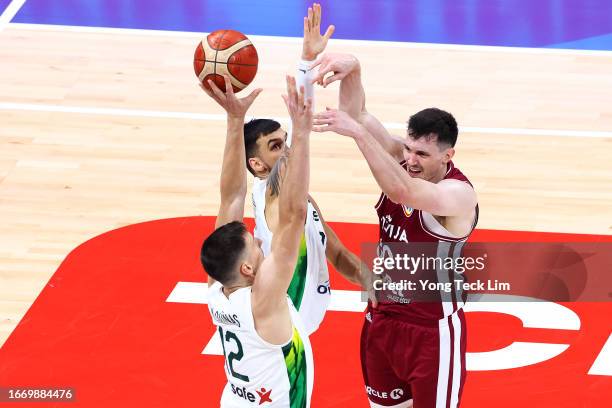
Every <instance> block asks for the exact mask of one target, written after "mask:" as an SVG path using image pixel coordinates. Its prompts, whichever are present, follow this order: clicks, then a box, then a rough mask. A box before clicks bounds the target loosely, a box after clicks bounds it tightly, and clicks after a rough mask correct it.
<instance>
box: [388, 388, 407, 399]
mask: <svg viewBox="0 0 612 408" xmlns="http://www.w3.org/2000/svg"><path fill="white" fill-rule="evenodd" d="M403 395H404V390H402V389H401V388H396V389H394V390H393V391H391V392H390V393H389V396H391V398H393V399H394V400H397V399H400V398H402V396H403Z"/></svg>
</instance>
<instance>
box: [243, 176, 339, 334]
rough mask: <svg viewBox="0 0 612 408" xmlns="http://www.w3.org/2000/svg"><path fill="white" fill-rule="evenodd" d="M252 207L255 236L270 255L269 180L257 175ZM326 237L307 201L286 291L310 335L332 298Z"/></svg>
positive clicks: (312, 208) (319, 219) (266, 254)
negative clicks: (302, 230) (267, 215)
mask: <svg viewBox="0 0 612 408" xmlns="http://www.w3.org/2000/svg"><path fill="white" fill-rule="evenodd" d="M253 208H254V210H255V231H254V233H253V235H254V236H255V238H259V239H261V241H262V244H261V248H262V250H263V253H264V256H268V255H269V254H270V247H271V245H272V231H270V229H269V228H268V223H267V222H266V216H265V212H264V211H265V208H266V180H262V179H259V178H257V177H256V178H255V182H254V183H253ZM326 245H327V236H326V235H325V229H324V228H323V223H322V222H321V217H320V216H319V213H318V212H317V210H316V209H315V208H314V206H313V205H312V203H310V202H308V214H307V216H306V225H305V227H304V235H303V236H302V242H301V244H300V250H299V254H298V260H297V263H296V265H295V271H294V273H293V279H292V280H291V284H290V285H289V290H288V291H287V294H288V295H289V297H290V298H291V301H292V302H293V304H294V305H295V308H296V309H297V310H298V311H299V313H300V316H301V317H302V321H303V322H304V327H305V328H306V331H307V332H308V334H311V333H313V332H314V331H316V330H317V329H318V328H319V325H320V324H321V321H322V320H323V317H324V316H325V312H326V311H327V307H328V306H329V301H330V298H331V290H330V287H329V271H328V269H327V257H326V255H325V248H326Z"/></svg>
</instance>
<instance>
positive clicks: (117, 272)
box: [0, 217, 612, 408]
mask: <svg viewBox="0 0 612 408" xmlns="http://www.w3.org/2000/svg"><path fill="white" fill-rule="evenodd" d="M213 222H214V218H213V217H188V218H176V219H169V220H159V221H153V222H148V223H143V224H137V225H132V226H128V227H125V228H121V229H118V230H115V231H111V232H108V233H105V234H103V235H100V236H98V237H96V238H94V239H92V240H90V241H88V242H86V243H84V244H82V245H81V246H79V247H78V248H76V249H75V250H74V251H73V252H72V253H71V254H70V255H69V256H68V257H67V258H66V259H65V261H64V262H63V263H62V265H61V266H60V268H59V269H58V270H57V272H56V273H55V274H54V275H53V277H52V278H51V280H50V281H49V282H48V284H47V285H46V286H45V288H44V290H43V291H42V292H41V294H40V295H39V297H38V298H37V300H36V302H35V303H34V304H33V305H32V307H31V308H30V310H29V311H28V313H27V314H26V316H25V317H24V318H23V320H22V321H21V322H20V324H19V325H18V326H17V328H16V329H15V331H14V332H13V333H12V335H11V336H10V337H9V339H8V340H7V342H6V343H5V344H4V346H3V347H2V349H0V386H1V387H10V386H15V387H31V388H32V387H33V388H38V387H45V388H49V387H71V388H74V389H75V395H76V401H74V402H73V403H65V402H56V403H24V402H21V403H15V404H14V405H15V406H19V407H25V406H30V405H31V406H86V407H108V406H111V405H112V406H114V407H128V406H129V407H145V406H146V407H214V406H218V402H219V398H220V394H221V389H222V387H223V386H224V384H225V374H224V372H223V360H222V359H223V357H221V356H210V355H204V354H202V350H203V348H204V346H205V345H206V344H207V342H208V341H209V340H210V338H211V336H213V335H214V333H215V328H214V326H213V325H212V323H211V319H210V316H209V314H208V310H207V307H206V305H198V304H182V303H168V302H166V299H167V297H168V295H169V294H170V293H171V292H172V290H173V288H174V287H175V286H176V284H177V282H180V281H183V282H203V281H205V279H206V277H205V274H204V272H203V270H202V269H201V266H200V264H199V259H198V253H199V248H200V244H201V242H202V240H203V238H204V237H205V236H206V235H207V234H208V233H209V232H211V231H212V228H213ZM251 226H252V222H251ZM332 226H333V227H334V228H335V230H336V231H337V233H338V235H339V236H340V238H341V239H342V240H343V241H344V242H345V243H346V244H347V246H348V247H349V248H350V249H352V250H353V251H356V252H358V251H359V244H360V243H361V242H364V241H369V242H373V241H376V239H377V236H378V230H377V228H378V227H377V226H376V225H360V224H343V223H332ZM473 240H476V241H489V242H493V241H510V242H513V241H523V242H524V241H532V242H542V241H550V242H555V241H558V242H577V241H602V240H603V241H612V237H603V236H586V235H567V234H548V233H524V232H506V231H485V230H479V231H476V232H475V233H474V236H473ZM517 272H518V271H517ZM333 289H347V290H358V288H357V287H355V286H353V285H351V284H349V283H347V282H345V281H343V280H342V278H341V277H339V276H338V275H337V274H336V273H335V272H334V273H333V274H332V290H333ZM564 306H565V307H567V308H569V309H571V310H573V311H574V312H575V313H576V314H577V315H578V316H579V318H580V329H579V330H554V329H536V328H524V327H523V325H522V323H521V321H520V320H519V319H518V318H516V317H513V316H511V315H509V314H500V313H485V312H470V313H467V319H468V329H469V334H468V352H486V351H492V350H497V349H501V348H503V347H506V346H508V345H510V344H512V343H513V342H517V341H520V342H532V343H556V344H567V345H569V347H568V348H567V350H565V351H564V352H563V353H561V354H560V355H558V356H557V357H554V358H551V359H549V360H547V361H543V362H540V363H537V364H533V365H529V366H525V367H520V368H514V369H506V370H487V371H470V372H468V377H467V382H466V385H465V391H464V398H463V402H462V407H517V406H521V407H542V408H546V407H556V408H559V407H572V408H575V407H607V406H609V404H610V401H612V377H611V376H610V373H609V370H608V374H607V375H593V374H588V372H589V370H590V369H591V367H592V366H593V364H594V362H595V361H596V360H597V359H598V357H600V361H604V360H601V359H602V358H604V357H605V356H604V357H602V356H603V353H602V350H603V349H604V345H605V343H606V341H607V340H608V337H609V336H610V334H611V331H612V318H611V317H610V316H612V303H610V302H599V303H571V304H564ZM362 321H363V314H362V313H357V312H335V311H330V312H328V313H327V315H326V318H325V320H324V322H323V324H322V326H321V327H320V329H319V330H318V331H317V332H316V333H315V334H314V335H313V336H312V337H311V342H312V345H313V350H314V354H315V369H316V372H315V388H314V393H313V405H312V406H313V407H346V406H351V407H353V408H358V407H367V406H368V404H367V399H366V395H365V391H364V388H363V382H362V379H361V369H360V364H359V350H358V345H359V333H360V330H361V325H362ZM605 361H608V360H605ZM7 405H9V404H7ZM254 406H257V403H255V404H254Z"/></svg>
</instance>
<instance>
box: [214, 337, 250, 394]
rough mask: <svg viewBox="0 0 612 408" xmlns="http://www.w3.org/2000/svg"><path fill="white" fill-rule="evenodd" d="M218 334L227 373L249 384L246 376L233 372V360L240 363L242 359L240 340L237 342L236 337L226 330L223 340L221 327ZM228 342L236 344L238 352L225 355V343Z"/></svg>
mask: <svg viewBox="0 0 612 408" xmlns="http://www.w3.org/2000/svg"><path fill="white" fill-rule="evenodd" d="M219 334H220V335H221V345H222V346H223V355H224V356H225V361H227V366H228V369H229V372H230V373H231V374H232V377H234V378H237V379H239V380H242V381H245V382H249V377H248V376H246V375H243V374H239V373H237V372H236V371H234V360H238V361H240V360H242V357H244V353H243V351H242V343H240V340H238V336H236V334H234V333H233V332H231V331H229V330H228V331H226V332H225V338H223V329H222V328H221V326H219ZM230 340H233V341H234V343H236V346H238V352H236V353H234V352H231V353H229V354H227V353H226V351H225V343H226V342H228V343H229V342H230Z"/></svg>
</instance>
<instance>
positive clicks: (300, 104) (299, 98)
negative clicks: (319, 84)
mask: <svg viewBox="0 0 612 408" xmlns="http://www.w3.org/2000/svg"><path fill="white" fill-rule="evenodd" d="M297 102H298V105H297V106H298V107H303V106H304V105H305V103H304V87H303V86H300V92H299V93H298V96H297Z"/></svg>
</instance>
